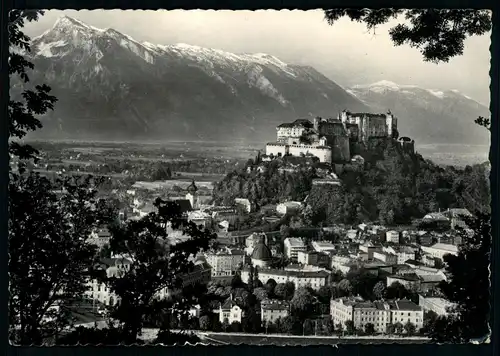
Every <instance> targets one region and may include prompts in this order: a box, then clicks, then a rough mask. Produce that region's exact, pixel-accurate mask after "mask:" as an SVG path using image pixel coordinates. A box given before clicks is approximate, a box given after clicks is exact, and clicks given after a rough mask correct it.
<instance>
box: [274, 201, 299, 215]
mask: <svg viewBox="0 0 500 356" xmlns="http://www.w3.org/2000/svg"><path fill="white" fill-rule="evenodd" d="M301 210H302V203H301V202H299V201H287V202H284V203H281V204H278V205H277V206H276V212H277V213H278V214H280V215H296V214H298V213H300V211H301Z"/></svg>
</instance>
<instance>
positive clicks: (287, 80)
mask: <svg viewBox="0 0 500 356" xmlns="http://www.w3.org/2000/svg"><path fill="white" fill-rule="evenodd" d="M29 57H30V60H31V61H32V62H33V63H34V64H35V68H36V70H35V72H34V73H33V74H32V75H31V82H33V83H40V82H45V83H47V84H48V85H50V86H51V87H52V88H53V93H54V95H56V96H57V97H58V99H59V101H58V103H57V105H56V109H55V111H54V112H53V113H50V114H49V116H47V117H45V118H43V124H44V128H43V129H42V130H40V132H37V134H38V135H42V136H45V137H53V138H83V139H90V138H93V139H121V140H131V139H149V140H154V139H174V138H175V139H185V140H187V139H191V140H193V139H196V140H226V141H229V140H235V139H245V138H247V139H249V138H251V139H252V140H253V141H262V142H264V141H268V140H272V139H274V138H275V130H274V128H275V126H276V125H278V124H280V123H281V122H283V121H290V119H294V118H299V117H313V116H315V115H323V116H331V115H332V113H334V114H335V113H337V112H338V111H340V110H343V109H345V108H350V109H352V110H357V111H369V108H368V107H367V106H366V105H364V104H363V103H362V102H361V101H360V100H358V99H356V98H355V97H353V96H352V95H350V94H349V93H347V92H346V91H345V90H344V89H342V88H341V87H340V86H338V85H337V84H335V83H334V82H333V81H331V80H329V79H328V78H326V77H325V76H323V75H322V74H321V73H319V72H317V71H316V70H315V69H314V68H312V67H305V66H295V65H290V64H286V63H284V62H282V61H281V60H279V59H278V58H276V57H273V56H271V55H267V54H233V53H229V52H224V51H221V50H217V49H209V48H202V47H196V46H190V45H186V44H176V45H166V46H164V45H154V44H150V43H140V42H138V41H136V40H134V39H132V38H131V37H129V36H127V35H125V34H122V33H120V32H118V31H115V30H113V29H105V30H102V29H97V28H94V27H92V26H88V25H86V24H84V23H82V22H80V21H78V20H75V19H72V18H69V17H62V18H60V19H59V20H58V21H57V22H56V24H55V25H54V26H53V28H51V29H50V30H48V31H46V32H45V33H43V34H42V35H41V36H39V37H36V38H34V39H33V42H32V51H31V53H30V54H29ZM13 84H14V88H13V90H12V95H14V96H15V95H16V94H17V93H18V92H19V89H20V83H13Z"/></svg>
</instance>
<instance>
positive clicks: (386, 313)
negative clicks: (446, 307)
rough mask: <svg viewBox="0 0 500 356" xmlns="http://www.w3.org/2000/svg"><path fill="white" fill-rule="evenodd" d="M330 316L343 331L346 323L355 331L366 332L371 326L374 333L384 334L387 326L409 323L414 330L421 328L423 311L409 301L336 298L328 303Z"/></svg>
mask: <svg viewBox="0 0 500 356" xmlns="http://www.w3.org/2000/svg"><path fill="white" fill-rule="evenodd" d="M330 316H331V318H332V321H333V323H334V324H335V325H338V324H341V325H342V326H343V328H344V330H345V328H346V323H347V321H352V322H353V325H354V327H355V328H356V329H362V330H366V327H367V324H372V325H373V327H374V330H375V332H377V333H386V332H387V327H388V325H389V324H395V323H401V324H403V325H405V324H406V323H407V322H410V323H412V324H414V325H415V327H416V330H417V331H418V330H420V329H421V328H422V327H423V318H424V316H423V309H422V308H421V307H419V306H418V305H416V304H415V303H413V302H411V301H409V300H389V301H374V302H369V301H364V300H363V299H361V298H359V297H357V298H338V299H332V300H331V301H330Z"/></svg>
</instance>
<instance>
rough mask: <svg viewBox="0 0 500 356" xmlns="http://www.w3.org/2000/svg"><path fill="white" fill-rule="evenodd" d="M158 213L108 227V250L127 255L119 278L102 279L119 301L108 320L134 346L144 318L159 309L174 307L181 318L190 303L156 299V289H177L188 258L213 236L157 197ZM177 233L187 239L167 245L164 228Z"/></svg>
mask: <svg viewBox="0 0 500 356" xmlns="http://www.w3.org/2000/svg"><path fill="white" fill-rule="evenodd" d="M154 205H155V206H156V207H157V209H158V212H152V213H150V214H148V215H146V216H145V217H144V218H142V219H141V220H139V221H130V222H128V223H127V225H125V226H124V227H121V226H114V227H112V228H111V229H110V232H111V234H112V237H111V240H110V246H111V249H112V250H113V251H114V252H115V253H121V254H125V255H127V256H129V258H130V259H131V261H132V263H131V266H130V269H129V270H127V271H124V272H123V273H122V274H121V275H118V276H111V277H109V278H106V283H108V284H109V285H110V288H111V290H112V291H113V292H114V293H115V294H116V295H117V296H118V297H119V300H120V303H119V304H118V305H117V306H116V307H115V308H114V310H113V312H112V316H114V317H115V318H116V319H117V320H119V321H120V322H121V326H122V328H123V331H124V342H131V343H133V342H135V340H136V339H137V336H138V335H139V334H140V332H141V330H142V327H143V320H144V317H145V316H146V315H151V314H155V313H158V309H159V308H165V307H167V308H173V309H174V312H176V313H179V314H181V315H182V314H183V313H185V311H186V310H187V309H188V308H189V307H190V306H191V305H192V303H193V300H191V298H188V297H186V296H183V297H182V298H178V299H177V298H173V299H171V300H170V299H169V300H165V299H163V300H161V301H158V295H159V293H161V291H165V290H169V291H174V290H178V289H180V288H181V287H182V275H183V274H185V273H189V272H191V271H192V270H193V268H194V262H193V261H192V259H190V256H195V255H196V254H197V253H198V252H200V251H202V250H206V249H208V244H209V241H210V240H211V239H213V238H215V235H214V234H213V233H211V232H209V231H208V230H201V229H200V228H199V227H198V226H197V225H196V224H195V223H192V222H187V221H186V220H185V219H184V218H183V216H182V213H181V210H180V206H179V205H178V204H177V203H175V202H165V201H162V200H161V199H157V200H156V201H155V203H154ZM167 225H170V226H171V227H172V228H173V229H180V230H182V231H183V233H184V235H186V236H190V239H188V240H185V241H183V242H180V243H177V244H174V245H171V244H169V242H168V236H167V232H166V229H165V227H166V226H167Z"/></svg>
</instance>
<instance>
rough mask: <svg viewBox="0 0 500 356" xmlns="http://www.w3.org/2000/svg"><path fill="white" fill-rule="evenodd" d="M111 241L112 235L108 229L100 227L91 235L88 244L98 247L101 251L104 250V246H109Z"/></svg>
mask: <svg viewBox="0 0 500 356" xmlns="http://www.w3.org/2000/svg"><path fill="white" fill-rule="evenodd" d="M110 239H111V233H110V232H109V230H108V228H107V227H100V228H98V229H96V230H94V231H93V232H92V233H91V234H90V238H89V239H88V242H89V243H90V244H92V245H95V246H97V247H98V248H99V249H102V248H103V247H104V246H106V245H109V241H110Z"/></svg>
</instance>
